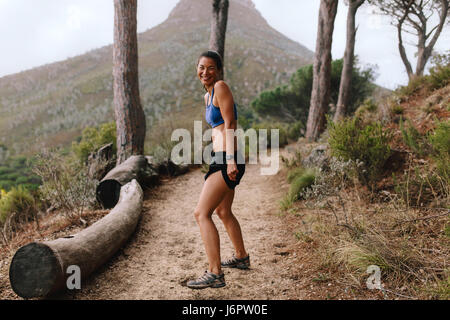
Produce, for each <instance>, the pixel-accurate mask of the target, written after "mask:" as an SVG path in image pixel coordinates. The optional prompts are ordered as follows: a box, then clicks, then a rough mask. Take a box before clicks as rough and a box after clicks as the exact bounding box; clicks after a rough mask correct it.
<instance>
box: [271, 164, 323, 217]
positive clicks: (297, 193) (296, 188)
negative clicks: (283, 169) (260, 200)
mask: <svg viewBox="0 0 450 320" xmlns="http://www.w3.org/2000/svg"><path fill="white" fill-rule="evenodd" d="M315 179H316V170H314V169H304V168H303V167H297V168H293V169H291V170H289V172H288V176H287V180H288V182H289V183H290V184H291V185H290V187H289V192H288V194H287V195H286V196H285V197H284V198H283V199H282V200H281V201H280V207H281V210H283V211H286V210H287V209H289V208H290V207H291V206H292V204H293V203H294V202H295V201H297V200H300V199H301V198H302V194H303V192H305V191H306V190H307V189H308V188H309V187H311V186H312V185H313V184H314V181H315Z"/></svg>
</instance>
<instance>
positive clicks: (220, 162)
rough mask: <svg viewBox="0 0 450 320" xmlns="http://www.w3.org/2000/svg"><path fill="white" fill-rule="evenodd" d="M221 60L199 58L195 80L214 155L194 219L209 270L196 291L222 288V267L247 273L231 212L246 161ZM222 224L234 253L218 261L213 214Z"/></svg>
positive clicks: (212, 56) (211, 56)
mask: <svg viewBox="0 0 450 320" xmlns="http://www.w3.org/2000/svg"><path fill="white" fill-rule="evenodd" d="M222 72H223V64H222V58H221V57H220V55H219V54H218V53H217V52H215V51H207V52H204V53H202V54H201V55H200V57H199V59H198V63H197V76H198V78H199V80H200V82H201V83H202V84H203V87H204V88H205V90H206V91H207V93H206V94H205V104H206V113H205V117H206V121H207V122H208V124H209V125H211V127H212V134H211V136H212V141H213V152H212V154H211V155H212V161H211V164H210V167H209V171H208V173H207V174H206V175H205V183H204V185H203V189H202V191H201V193H200V198H199V200H198V204H197V207H196V209H195V212H194V215H195V219H196V220H197V223H198V225H199V227H200V234H201V236H202V240H203V244H204V246H205V251H206V255H207V257H208V262H209V270H207V271H205V273H204V274H203V275H202V276H200V277H199V278H198V279H196V280H191V281H189V282H187V286H188V287H190V288H195V289H203V288H208V287H212V288H220V287H223V286H225V278H224V274H223V272H222V269H221V268H222V267H225V268H239V269H247V268H248V267H249V266H250V257H249V255H248V254H247V252H246V251H245V247H244V240H243V239H242V233H241V227H240V226H239V222H238V221H237V220H236V217H235V216H234V215H233V213H232V212H231V205H232V204H233V199H234V191H235V190H234V189H235V187H236V185H238V184H239V181H240V180H241V178H242V176H243V174H244V172H245V160H244V158H243V157H242V155H241V154H240V153H238V152H237V141H236V137H235V136H234V130H236V128H237V110H236V105H235V104H234V101H233V95H232V94H231V90H230V88H229V87H228V85H227V84H226V83H225V82H224V81H223V80H220V79H222ZM214 210H215V212H216V214H217V215H218V216H219V218H220V219H221V220H222V222H223V224H224V226H225V229H226V230H227V233H228V235H229V237H230V239H231V242H232V243H233V246H234V249H235V251H236V253H235V254H234V255H233V257H232V258H231V259H228V260H225V261H222V262H221V261H220V240H219V233H218V232H217V228H216V226H215V225H214V222H213V220H212V214H213V212H214Z"/></svg>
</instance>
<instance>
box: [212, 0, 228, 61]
mask: <svg viewBox="0 0 450 320" xmlns="http://www.w3.org/2000/svg"><path fill="white" fill-rule="evenodd" d="M228 6H229V3H228V0H212V18H211V35H210V38H209V48H210V49H211V50H214V51H217V52H218V53H219V54H220V56H221V57H222V61H223V63H224V65H225V35H226V32H227V21H228Z"/></svg>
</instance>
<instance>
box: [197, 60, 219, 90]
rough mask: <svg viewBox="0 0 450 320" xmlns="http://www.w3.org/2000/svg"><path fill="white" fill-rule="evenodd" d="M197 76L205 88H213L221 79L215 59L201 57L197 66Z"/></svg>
mask: <svg viewBox="0 0 450 320" xmlns="http://www.w3.org/2000/svg"><path fill="white" fill-rule="evenodd" d="M197 76H198V78H199V79H200V82H201V83H202V84H203V85H204V86H206V87H209V86H212V85H213V84H214V82H216V79H218V77H219V70H217V66H216V62H215V61H214V59H212V58H208V57H201V58H200V60H199V61H198V65H197Z"/></svg>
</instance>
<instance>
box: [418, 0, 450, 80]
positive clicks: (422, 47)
mask: <svg viewBox="0 0 450 320" xmlns="http://www.w3.org/2000/svg"><path fill="white" fill-rule="evenodd" d="M449 2H450V1H449V0H440V4H441V11H440V13H439V24H438V25H437V26H436V27H435V28H436V30H435V31H434V35H433V37H432V38H431V40H430V42H429V43H428V45H426V41H427V39H428V37H429V36H430V34H431V32H430V34H427V31H426V26H427V25H426V23H425V24H424V25H423V27H422V28H421V30H420V33H419V35H418V44H417V47H418V51H417V65H416V76H422V75H423V72H424V71H425V65H426V64H427V62H428V59H430V57H431V54H432V53H433V48H434V45H435V44H436V41H437V39H438V38H439V36H440V34H441V32H442V29H443V28H444V25H445V23H446V22H447V17H448V14H449ZM421 14H422V12H421ZM422 15H423V14H422ZM423 16H424V15H423ZM424 18H425V17H424ZM423 20H424V21H426V18H425V19H423Z"/></svg>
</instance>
